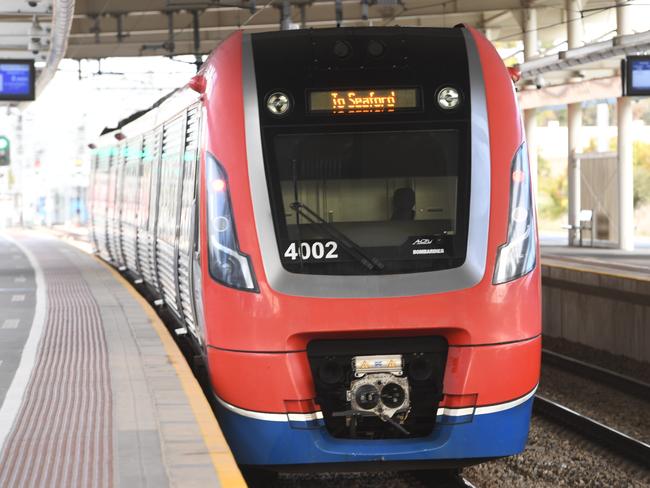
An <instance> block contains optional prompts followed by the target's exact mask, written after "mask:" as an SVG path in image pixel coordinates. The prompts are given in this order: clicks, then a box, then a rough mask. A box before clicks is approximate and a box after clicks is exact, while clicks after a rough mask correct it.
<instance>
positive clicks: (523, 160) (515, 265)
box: [492, 144, 537, 285]
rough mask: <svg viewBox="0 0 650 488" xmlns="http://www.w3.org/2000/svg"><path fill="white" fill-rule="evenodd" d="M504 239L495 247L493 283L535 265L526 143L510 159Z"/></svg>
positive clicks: (502, 281) (503, 281) (534, 243)
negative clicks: (508, 196) (495, 257)
mask: <svg viewBox="0 0 650 488" xmlns="http://www.w3.org/2000/svg"><path fill="white" fill-rule="evenodd" d="M511 176H512V177H511V180H510V208H509V214H508V241H507V242H506V243H505V244H504V245H502V246H501V247H500V248H499V251H498V253H497V263H496V266H495V269H494V277H493V279H492V282H493V283H494V284H495V285H497V284H500V283H506V282H508V281H512V280H514V279H516V278H519V277H521V276H524V275H525V274H527V273H529V272H530V271H532V270H533V268H534V267H535V262H536V259H537V230H536V228H535V216H534V209H533V197H532V190H531V178H530V166H529V164H528V151H527V149H526V144H522V145H521V147H520V148H519V149H518V150H517V153H516V154H515V157H514V159H513V160H512V169H511Z"/></svg>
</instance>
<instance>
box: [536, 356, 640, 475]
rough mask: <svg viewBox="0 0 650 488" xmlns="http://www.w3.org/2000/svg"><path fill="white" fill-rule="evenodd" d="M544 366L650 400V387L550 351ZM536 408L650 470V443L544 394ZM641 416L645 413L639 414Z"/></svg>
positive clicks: (537, 399) (538, 400)
mask: <svg viewBox="0 0 650 488" xmlns="http://www.w3.org/2000/svg"><path fill="white" fill-rule="evenodd" d="M542 363H543V364H546V365H549V366H555V367H557V368H560V369H564V370H566V371H569V372H571V373H574V374H577V375H579V376H582V377H585V378H587V379H589V380H593V381H597V382H600V383H603V384H606V385H608V386H610V387H612V388H616V389H618V390H619V391H621V392H623V393H626V394H628V395H633V396H635V397H637V398H640V399H642V400H645V401H650V385H648V384H647V383H643V382H641V381H638V380H636V379H634V378H631V377H629V376H625V375H621V374H619V373H615V372H613V371H609V370H607V369H605V368H601V367H599V366H595V365H592V364H589V363H585V362H583V361H578V360H576V359H573V358H570V357H568V356H563V355H561V354H557V353H555V352H552V351H548V350H543V351H542ZM594 401H597V399H594ZM533 409H534V411H535V413H537V414H539V415H542V416H544V417H548V418H550V419H551V420H553V421H555V422H558V423H561V424H563V425H565V426H567V427H569V428H570V429H572V430H574V431H576V432H577V433H579V434H581V435H583V436H585V437H587V438H589V439H590V440H592V441H594V442H596V443H598V444H601V445H604V446H606V447H608V448H609V449H611V450H613V451H616V452H617V453H619V454H621V455H622V456H624V457H625V458H628V459H631V460H634V461H636V462H637V463H640V464H641V465H642V466H644V467H646V468H650V445H649V444H646V443H645V442H642V441H640V440H638V439H635V438H633V437H631V436H629V435H627V434H625V433H623V432H620V431H618V430H616V429H614V428H612V427H609V426H607V425H605V424H603V423H601V422H598V421H597V420H594V419H592V418H590V417H588V416H586V415H582V414H580V413H579V412H576V411H574V410H572V409H570V408H568V407H566V406H564V405H561V404H560V403H557V402H554V401H552V400H550V399H548V398H545V397H544V396H541V395H536V397H535V403H534V406H533ZM639 414H642V413H641V412H639Z"/></svg>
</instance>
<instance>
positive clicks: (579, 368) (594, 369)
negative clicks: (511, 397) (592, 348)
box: [542, 349, 650, 402]
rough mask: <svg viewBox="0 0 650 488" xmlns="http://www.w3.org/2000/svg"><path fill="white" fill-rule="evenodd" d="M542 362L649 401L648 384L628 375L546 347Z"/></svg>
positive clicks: (649, 391)
mask: <svg viewBox="0 0 650 488" xmlns="http://www.w3.org/2000/svg"><path fill="white" fill-rule="evenodd" d="M542 363H543V364H547V365H549V366H555V367H557V368H560V369H563V370H566V371H568V372H569V373H575V374H577V375H580V376H584V377H586V378H588V379H591V380H595V381H598V382H600V383H604V384H606V385H607V386H611V387H613V388H616V389H617V390H619V391H621V392H623V393H627V394H629V395H634V396H636V397H637V398H640V399H641V400H645V401H648V402H650V384H648V383H644V382H643V381H639V380H637V379H635V378H631V377H630V376H625V375H622V374H620V373H615V372H614V371H610V370H608V369H606V368H602V367H600V366H596V365H593V364H590V363H586V362H584V361H579V360H578V359H574V358H571V357H569V356H565V355H563V354H558V353H556V352H553V351H549V350H548V349H542Z"/></svg>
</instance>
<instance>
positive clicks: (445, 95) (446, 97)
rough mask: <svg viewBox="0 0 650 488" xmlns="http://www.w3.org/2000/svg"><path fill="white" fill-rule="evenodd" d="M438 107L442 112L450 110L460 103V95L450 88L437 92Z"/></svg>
mask: <svg viewBox="0 0 650 488" xmlns="http://www.w3.org/2000/svg"><path fill="white" fill-rule="evenodd" d="M437 98H438V105H440V108H442V109H444V110H452V109H454V108H456V107H457V106H458V104H459V103H460V93H458V90H456V89H455V88H453V87H451V86H446V87H444V88H441V89H440V90H438V96H437Z"/></svg>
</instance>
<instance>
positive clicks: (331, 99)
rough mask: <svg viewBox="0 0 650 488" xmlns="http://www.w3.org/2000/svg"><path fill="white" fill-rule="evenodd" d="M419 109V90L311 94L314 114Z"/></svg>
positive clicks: (351, 90)
mask: <svg viewBox="0 0 650 488" xmlns="http://www.w3.org/2000/svg"><path fill="white" fill-rule="evenodd" d="M419 107H420V97H419V93H418V89H417V88H385V89H381V90H373V89H370V90H368V89H362V90H358V89H349V90H332V91H313V92H311V93H310V94H309V111H310V112H311V113H320V114H324V113H329V114H364V113H366V114H367V113H390V112H397V111H400V110H413V109H417V108H419Z"/></svg>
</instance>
